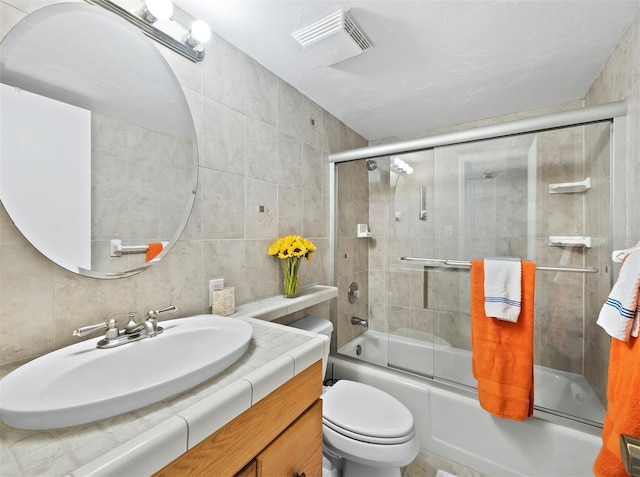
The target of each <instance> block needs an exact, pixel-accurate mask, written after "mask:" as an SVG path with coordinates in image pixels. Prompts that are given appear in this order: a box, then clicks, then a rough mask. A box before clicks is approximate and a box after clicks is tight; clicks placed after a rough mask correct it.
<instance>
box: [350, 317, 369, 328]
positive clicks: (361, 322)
mask: <svg viewBox="0 0 640 477" xmlns="http://www.w3.org/2000/svg"><path fill="white" fill-rule="evenodd" d="M351 324H352V325H359V326H363V327H365V328H369V320H363V319H362V318H358V317H357V316H352V317H351Z"/></svg>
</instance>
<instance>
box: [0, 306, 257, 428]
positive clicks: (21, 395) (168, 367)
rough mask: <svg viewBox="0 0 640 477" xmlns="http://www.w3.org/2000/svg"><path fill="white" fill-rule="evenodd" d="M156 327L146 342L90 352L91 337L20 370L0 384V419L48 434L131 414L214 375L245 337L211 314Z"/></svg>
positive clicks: (240, 349)
mask: <svg viewBox="0 0 640 477" xmlns="http://www.w3.org/2000/svg"><path fill="white" fill-rule="evenodd" d="M160 325H161V326H162V327H163V328H164V332H163V333H162V334H160V335H158V336H156V337H153V338H146V339H143V340H140V341H136V342H133V343H128V344H124V345H122V346H118V347H116V348H111V349H98V348H96V342H97V341H98V340H99V339H100V337H98V338H96V339H90V340H87V341H83V342H80V343H77V344H74V345H71V346H67V347H66V348H62V349H59V350H57V351H54V352H52V353H49V354H47V355H45V356H42V357H40V358H38V359H35V360H33V361H31V362H29V363H27V364H25V365H23V366H21V367H20V368H18V369H16V370H15V371H13V372H12V373H10V374H8V375H7V376H6V377H5V378H3V379H2V380H0V418H1V419H2V420H3V421H4V422H5V423H6V424H7V425H9V426H12V427H15V428H18V429H55V428H59V427H67V426H73V425H76V424H84V423H87V422H91V421H96V420H99V419H104V418H107V417H111V416H115V415H117V414H122V413H125V412H129V411H133V410H134V409H139V408H141V407H143V406H147V405H149V404H153V403H156V402H159V401H161V400H163V399H166V398H168V397H170V396H174V395H176V394H178V393H181V392H183V391H186V390H187V389H189V388H192V387H194V386H196V385H198V384H200V383H202V382H204V381H206V380H207V379H210V378H211V377H213V376H215V375H216V374H218V373H220V372H221V371H223V370H224V369H225V368H227V367H228V366H230V365H231V364H232V363H234V362H235V361H237V360H238V359H239V358H240V357H241V356H242V355H243V354H244V353H245V351H246V350H247V347H248V346H249V341H250V340H251V336H252V334H253V328H251V325H250V324H249V323H247V322H245V321H242V320H238V319H235V318H224V317H219V316H212V315H198V316H192V317H188V318H181V319H177V320H168V321H162V322H160Z"/></svg>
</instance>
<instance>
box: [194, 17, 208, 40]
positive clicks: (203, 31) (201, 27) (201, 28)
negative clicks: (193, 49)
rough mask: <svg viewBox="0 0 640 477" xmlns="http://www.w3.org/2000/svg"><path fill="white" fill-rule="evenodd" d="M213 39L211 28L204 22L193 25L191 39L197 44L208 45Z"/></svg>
mask: <svg viewBox="0 0 640 477" xmlns="http://www.w3.org/2000/svg"><path fill="white" fill-rule="evenodd" d="M210 38H211V28H209V25H207V24H206V23H205V22H203V21H202V20H196V21H195V22H193V23H192V24H191V39H192V40H193V41H194V42H196V43H206V42H207V41H209V39H210Z"/></svg>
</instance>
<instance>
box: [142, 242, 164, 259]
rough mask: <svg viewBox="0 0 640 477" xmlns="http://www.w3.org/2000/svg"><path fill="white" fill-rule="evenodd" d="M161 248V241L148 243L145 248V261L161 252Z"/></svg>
mask: <svg viewBox="0 0 640 477" xmlns="http://www.w3.org/2000/svg"><path fill="white" fill-rule="evenodd" d="M162 248H163V246H162V244H161V243H150V244H149V245H148V248H147V259H146V260H147V262H150V261H151V260H153V259H154V258H155V256H156V255H158V254H159V253H160V252H162Z"/></svg>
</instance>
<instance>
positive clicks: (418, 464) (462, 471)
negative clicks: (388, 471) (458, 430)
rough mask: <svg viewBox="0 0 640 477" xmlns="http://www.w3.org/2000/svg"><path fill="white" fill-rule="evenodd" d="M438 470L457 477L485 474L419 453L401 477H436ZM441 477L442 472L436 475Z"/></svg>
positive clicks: (478, 476)
mask: <svg viewBox="0 0 640 477" xmlns="http://www.w3.org/2000/svg"><path fill="white" fill-rule="evenodd" d="M438 470H443V471H445V472H448V473H449V474H452V475H454V476H457V477H484V476H485V474H482V473H480V472H478V471H476V470H473V469H471V468H469V467H467V466H465V465H462V464H458V463H457V462H454V461H452V460H449V459H445V458H444V457H440V456H439V455H435V454H432V453H426V452H425V453H422V452H421V453H420V454H419V455H418V457H416V459H415V460H414V461H413V462H412V463H411V464H409V465H408V466H407V467H405V469H404V471H403V472H402V477H436V474H437V473H438ZM441 476H443V472H440V475H438V477H441ZM444 476H446V474H444Z"/></svg>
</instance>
